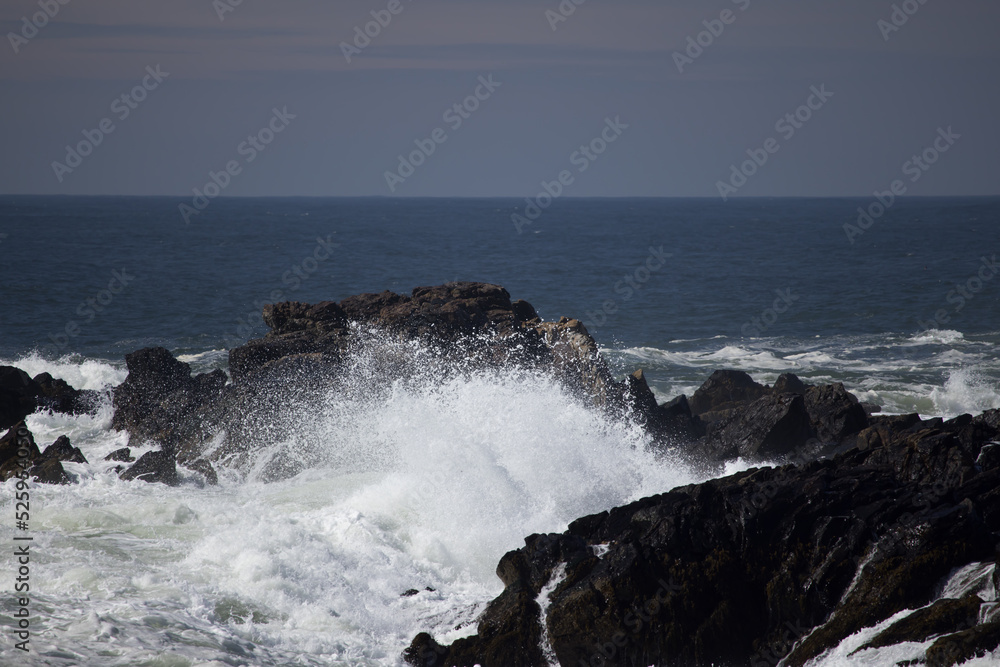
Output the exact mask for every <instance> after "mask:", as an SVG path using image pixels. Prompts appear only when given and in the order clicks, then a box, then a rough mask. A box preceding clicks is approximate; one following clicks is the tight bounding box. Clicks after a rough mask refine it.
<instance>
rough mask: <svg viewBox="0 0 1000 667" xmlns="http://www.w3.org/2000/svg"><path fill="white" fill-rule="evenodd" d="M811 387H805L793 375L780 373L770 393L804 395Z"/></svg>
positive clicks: (797, 377) (804, 384)
mask: <svg viewBox="0 0 1000 667" xmlns="http://www.w3.org/2000/svg"><path fill="white" fill-rule="evenodd" d="M811 386H812V385H807V384H806V383H805V382H803V381H802V380H800V379H799V376H797V375H795V374H793V373H782V374H781V375H779V376H778V379H777V380H775V381H774V386H773V387H771V391H773V392H774V393H776V394H805V393H806V390H807V389H809V387H811Z"/></svg>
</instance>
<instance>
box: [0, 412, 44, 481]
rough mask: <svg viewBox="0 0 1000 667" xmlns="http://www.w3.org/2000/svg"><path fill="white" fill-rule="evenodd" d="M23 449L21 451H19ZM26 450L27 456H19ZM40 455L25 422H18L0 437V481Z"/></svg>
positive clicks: (28, 464)
mask: <svg viewBox="0 0 1000 667" xmlns="http://www.w3.org/2000/svg"><path fill="white" fill-rule="evenodd" d="M21 450H23V451H21ZM19 451H21V453H22V454H23V453H25V452H27V456H24V457H22V456H20V455H19ZM41 457H42V453H41V452H40V451H39V449H38V445H36V444H35V436H34V435H32V433H31V431H29V430H28V427H27V426H26V425H25V423H24V422H23V421H22V422H18V423H17V424H14V425H13V426H12V427H11V428H10V430H8V431H7V433H6V434H4V436H3V437H2V438H0V481H6V480H8V479H10V478H11V477H13V476H14V475H16V474H18V473H19V472H20V471H21V470H22V469H23V468H27V467H30V465H31V463H32V462H34V461H37V460H38V459H40V458H41Z"/></svg>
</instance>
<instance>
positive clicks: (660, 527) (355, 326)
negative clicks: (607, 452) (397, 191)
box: [0, 283, 1000, 667]
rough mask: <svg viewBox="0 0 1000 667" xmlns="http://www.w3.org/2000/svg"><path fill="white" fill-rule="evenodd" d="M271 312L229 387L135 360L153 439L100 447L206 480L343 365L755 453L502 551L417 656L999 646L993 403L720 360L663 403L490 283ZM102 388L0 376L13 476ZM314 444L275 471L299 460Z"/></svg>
mask: <svg viewBox="0 0 1000 667" xmlns="http://www.w3.org/2000/svg"><path fill="white" fill-rule="evenodd" d="M263 315H264V321H265V322H266V324H267V325H268V327H269V328H270V331H269V333H268V334H267V335H266V336H265V337H263V338H261V339H257V340H252V341H250V342H248V343H247V344H245V345H243V346H241V347H238V348H235V349H233V350H231V351H230V355H229V374H228V376H227V374H226V373H224V372H223V371H221V370H217V371H214V372H212V373H206V374H202V375H193V374H192V372H191V368H190V366H189V365H188V364H185V363H183V362H181V361H179V360H177V359H176V358H174V357H173V356H172V355H171V354H170V352H169V351H167V350H165V349H162V348H147V349H143V350H138V351H136V352H133V353H131V354H129V355H126V358H125V361H126V365H127V368H128V377H127V379H126V380H125V382H124V383H123V384H121V385H120V386H118V387H116V388H115V389H114V391H113V404H114V416H113V419H112V424H111V426H112V428H114V429H116V430H119V431H125V432H127V433H128V436H129V444H130V447H138V446H146V445H149V444H155V445H157V446H158V450H157V451H152V452H149V453H146V454H144V455H143V456H141V457H140V458H139V459H138V460H135V459H134V457H133V456H132V454H131V450H130V448H125V449H122V450H119V451H117V452H114V453H112V454H111V455H110V456H108V457H107V459H108V461H112V462H116V463H118V464H120V465H118V466H117V467H116V470H117V472H118V474H120V476H121V477H122V479H125V480H131V479H137V480H143V481H146V482H161V483H165V484H179V483H182V479H185V478H187V477H190V476H191V475H196V476H197V477H199V478H200V479H202V480H203V481H204V482H205V483H209V484H211V483H214V482H215V481H216V479H217V468H219V467H220V466H224V467H226V468H227V469H232V470H237V471H241V470H242V471H245V470H246V469H247V468H248V467H249V466H250V465H251V461H252V460H253V456H252V454H253V444H254V443H255V442H261V441H271V440H277V439H280V438H281V436H282V434H283V433H285V432H286V431H287V429H288V428H289V427H290V424H291V423H290V421H289V420H291V419H294V415H293V414H290V410H291V407H292V406H294V405H301V404H302V403H309V402H310V401H312V400H317V399H319V398H320V397H321V396H322V395H323V392H327V391H330V390H331V389H332V390H339V389H340V388H341V384H339V383H341V382H342V378H343V377H344V376H345V374H347V373H348V372H350V373H354V374H355V375H357V374H358V373H363V377H364V378H365V380H366V381H365V383H363V389H362V390H360V391H364V392H369V393H372V394H378V393H379V392H381V391H385V390H386V389H387V387H388V386H389V384H390V379H392V378H400V377H407V376H408V375H412V374H419V373H427V372H433V373H434V374H435V376H440V377H446V376H447V374H449V373H454V372H463V371H468V370H482V369H490V368H509V367H511V366H514V367H517V368H523V369H525V371H526V372H532V373H541V374H545V375H547V376H549V377H551V378H552V379H553V381H556V382H558V383H560V384H561V385H562V386H564V387H565V388H566V390H567V391H569V392H571V393H572V394H573V395H574V396H575V397H577V399H578V400H580V401H585V402H587V403H589V404H591V405H593V406H594V407H595V408H596V409H598V410H601V411H604V412H605V413H606V414H607V415H608V416H609V417H610V418H612V419H622V420H631V421H635V422H637V423H639V424H641V425H642V426H643V427H644V428H645V429H646V431H647V432H648V433H649V435H650V439H649V440H650V446H651V447H654V448H656V449H658V450H661V451H663V452H664V453H670V454H672V455H674V456H677V457H681V458H683V459H684V460H686V461H687V462H689V463H690V464H691V465H694V466H697V467H698V468H699V469H701V470H703V471H705V473H706V476H717V475H718V474H719V473H720V472H721V470H722V467H723V466H724V465H725V464H726V463H728V462H732V461H735V460H737V459H740V460H742V461H744V462H750V463H751V464H758V465H761V466H762V467H760V468H752V469H749V470H746V471H744V472H741V473H738V474H736V475H731V476H728V477H722V478H717V479H712V480H710V481H708V482H705V483H702V484H697V485H692V486H687V487H681V488H677V489H673V490H671V491H669V492H667V493H664V494H662V495H658V496H653V497H649V498H645V499H642V500H640V501H637V502H635V503H632V504H630V505H627V506H624V507H618V508H613V509H609V510H608V511H606V512H602V513H601V514H597V515H593V516H589V517H583V518H580V519H578V520H576V521H574V522H573V523H572V524H570V526H569V527H568V529H567V530H566V532H564V533H561V534H551V535H531V536H529V537H527V538H525V546H524V547H522V548H521V549H518V550H516V551H511V552H509V553H508V554H506V555H505V556H504V557H503V558H502V559H501V560H500V563H499V565H498V567H497V576H498V577H499V578H500V580H501V581H502V582H503V584H504V586H505V589H504V591H503V593H501V595H500V596H499V597H497V598H496V599H495V600H494V601H493V602H491V603H490V604H489V606H488V607H487V608H486V610H485V612H483V614H482V615H481V617H480V618H479V624H478V633H477V634H476V635H474V636H471V637H466V638H464V639H460V640H458V641H455V642H454V643H452V644H451V645H450V646H444V645H441V644H439V643H438V641H437V640H436V639H435V638H434V637H432V636H431V635H429V634H426V633H423V634H420V635H418V636H417V637H416V638H414V640H413V642H412V644H411V645H410V646H409V648H407V649H406V651H405V659H406V660H407V661H408V662H409V663H410V664H413V665H420V666H426V667H435V666H441V667H444V666H456V667H457V666H463V665H467V666H469V667H471V666H472V665H476V664H479V665H482V667H494V666H497V667H500V666H503V667H515V666H518V665H525V666H527V665H551V664H561V665H581V664H582V665H595V666H596V665H623V666H624V665H629V666H631V665H692V666H699V667H701V666H705V667H707V666H709V665H745V664H750V665H754V666H755V667H756V666H757V665H765V664H768V665H773V664H777V663H778V662H779V661H782V664H784V665H789V666H799V665H804V664H806V663H807V662H808V661H809V660H811V659H813V658H815V657H817V656H819V655H821V654H823V653H824V652H825V651H828V650H830V649H832V648H834V647H836V646H838V645H839V644H841V642H842V641H843V640H845V639H846V638H848V637H850V636H851V635H853V634H854V633H856V632H858V631H860V630H862V629H864V628H869V627H872V626H875V625H877V624H885V627H883V628H880V631H879V632H878V633H877V634H875V635H874V636H873V637H872V638H871V639H870V640H869V641H868V642H867V643H866V644H865V646H861V647H859V650H865V649H866V648H869V647H878V646H887V645H895V644H899V643H902V642H927V641H933V643H932V645H931V646H930V648H929V649H928V650H927V651H926V658H925V659H924V660H925V662H926V664H928V665H935V666H937V665H942V666H943V665H953V664H960V663H961V662H962V661H964V660H966V659H968V658H970V657H973V656H976V655H982V654H984V653H986V652H988V651H991V650H993V649H995V648H997V647H998V646H1000V611H998V602H997V600H998V590H997V587H998V586H1000V574H998V573H997V572H996V564H997V560H998V557H1000V551H998V547H1000V443H998V442H997V441H998V440H1000V411H997V410H993V411H990V412H986V413H984V414H981V415H978V416H971V415H962V416H959V417H956V418H954V419H950V420H948V421H945V420H943V419H921V418H920V416H918V415H893V416H885V415H880V414H879V411H880V409H879V407H878V406H874V405H867V404H863V403H861V402H859V401H858V399H857V398H856V397H855V396H854V395H852V394H851V393H850V392H848V391H847V390H846V389H845V388H844V386H843V385H841V384H829V385H821V386H811V385H807V384H805V383H804V382H802V381H801V380H800V379H799V378H797V377H796V376H794V375H790V374H788V375H782V376H781V377H779V378H778V379H777V381H776V382H775V383H774V384H773V385H771V386H765V385H761V384H759V383H757V382H755V381H754V380H753V378H751V377H750V376H749V375H747V374H746V373H742V372H739V371H727V370H720V371H716V372H715V373H713V374H712V375H711V376H710V377H709V378H708V379H707V380H706V382H705V383H704V384H703V385H702V386H701V387H700V388H699V389H698V390H697V391H696V392H695V393H694V394H693V395H692V396H690V397H688V396H679V397H676V398H674V399H673V400H671V401H668V402H665V403H659V402H658V401H657V399H656V397H655V396H654V395H653V393H652V391H650V389H649V387H648V385H647V383H646V380H645V378H644V376H643V373H642V371H641V370H640V371H636V372H635V373H633V374H632V375H629V376H627V377H625V378H624V379H622V380H618V379H616V378H615V377H614V376H613V374H612V373H611V371H610V370H609V368H608V366H607V365H606V363H605V362H604V360H603V359H602V357H601V355H600V354H599V352H598V349H597V345H596V343H595V342H594V340H593V338H591V336H590V335H589V334H588V333H587V331H586V328H585V327H584V326H583V324H582V323H580V322H579V321H577V320H573V319H568V318H562V319H560V320H559V321H558V322H544V321H542V320H541V319H540V318H539V317H538V315H537V313H536V312H535V309H534V308H533V307H532V306H531V305H530V304H529V303H527V302H525V301H511V299H510V295H509V294H508V293H507V291H506V290H504V289H503V288H501V287H499V286H496V285H488V284H482V283H449V284H447V285H442V286H437V287H426V288H417V289H415V290H413V292H412V294H410V295H400V294H394V293H391V292H383V293H381V294H363V295H359V296H355V297H350V298H348V299H345V300H343V301H341V302H339V303H333V302H324V303H319V304H303V303H279V304H273V305H269V306H267V307H265V309H264V313H263ZM362 350H363V351H364V364H363V367H362V368H360V370H359V362H358V358H359V356H360V355H361V351H362ZM343 391H359V389H358V388H357V387H348V386H346V385H344V386H343ZM100 400H101V397H100V396H97V395H96V394H94V393H93V392H79V391H77V390H75V389H73V388H72V387H70V386H69V385H67V384H66V383H65V382H63V381H61V380H58V379H54V378H52V377H51V376H48V375H47V374H43V375H39V376H37V377H35V378H30V377H28V376H27V374H25V373H24V372H23V371H20V370H19V369H16V368H10V367H2V368H0V429H9V431H8V432H7V434H6V435H4V436H3V437H2V438H0V479H2V480H6V479H9V478H10V477H11V476H13V475H14V474H16V472H17V471H18V470H20V469H22V468H23V469H26V470H27V473H28V475H29V476H30V477H31V478H33V479H35V480H37V481H38V482H46V483H71V482H72V481H73V480H72V477H71V475H69V474H68V473H67V472H66V470H65V469H64V468H63V466H62V463H63V462H65V461H74V462H77V463H86V458H85V456H84V453H83V452H80V450H79V449H76V448H74V447H73V446H72V444H71V443H70V442H69V440H68V439H66V438H65V437H63V438H59V439H58V440H57V441H56V442H54V443H53V444H51V445H50V446H48V447H47V448H46V449H45V450H40V449H39V447H38V446H37V445H36V444H35V442H34V438H33V436H32V435H31V433H30V432H29V431H28V429H27V428H26V427H25V424H24V419H25V417H27V416H28V415H30V414H32V413H33V412H35V411H36V410H53V411H59V412H67V413H81V412H87V411H92V410H94V409H96V407H97V406H98V405H99V404H100ZM27 440H30V445H29V446H27V447H26V442H27ZM25 448H27V450H28V451H29V456H28V457H27V458H26V459H25V458H24V457H23V451H24V450H25ZM303 449H304V451H305V452H306V453H305V454H304V455H302V456H298V457H296V458H295V459H294V460H282V461H275V462H272V463H270V464H269V465H268V466H267V468H266V470H265V472H264V475H263V478H264V479H278V478H283V477H288V476H292V475H295V474H297V473H298V472H300V471H301V470H303V469H304V468H306V467H308V466H309V465H310V459H309V456H308V448H307V447H304V448H303ZM19 450H20V451H21V455H20V457H19V456H18V451H19ZM179 467H180V470H179ZM907 610H910V613H903V612H907ZM890 619H893V620H892V621H891V622H889V620H890Z"/></svg>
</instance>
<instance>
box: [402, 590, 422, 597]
mask: <svg viewBox="0 0 1000 667" xmlns="http://www.w3.org/2000/svg"><path fill="white" fill-rule="evenodd" d="M419 592H420V591H418V590H417V589H416V588H411V589H409V590H407V591H404V592H403V593H402V594H401V595H400V596H399V597H401V598H411V597H413V596H414V595H416V594H418V593H419Z"/></svg>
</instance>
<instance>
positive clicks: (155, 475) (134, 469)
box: [119, 451, 180, 486]
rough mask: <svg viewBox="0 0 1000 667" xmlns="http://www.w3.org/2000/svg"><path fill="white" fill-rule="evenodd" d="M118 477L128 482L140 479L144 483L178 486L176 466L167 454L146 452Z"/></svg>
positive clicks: (178, 479) (171, 457)
mask: <svg viewBox="0 0 1000 667" xmlns="http://www.w3.org/2000/svg"><path fill="white" fill-rule="evenodd" d="M119 477H120V478H121V479H123V480H124V481H126V482H128V481H131V480H133V479H141V480H142V481H144V482H161V483H163V484H166V485H168V486H177V485H178V484H180V478H179V477H178V476H177V464H176V463H175V462H174V457H173V456H171V455H170V453H169V452H163V451H160V452H147V453H145V454H143V455H142V456H140V457H139V460H138V461H136V462H135V463H134V464H133V465H132V466H131V467H130V468H128V469H127V470H125V471H124V472H122V473H121V474H120V475H119Z"/></svg>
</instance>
